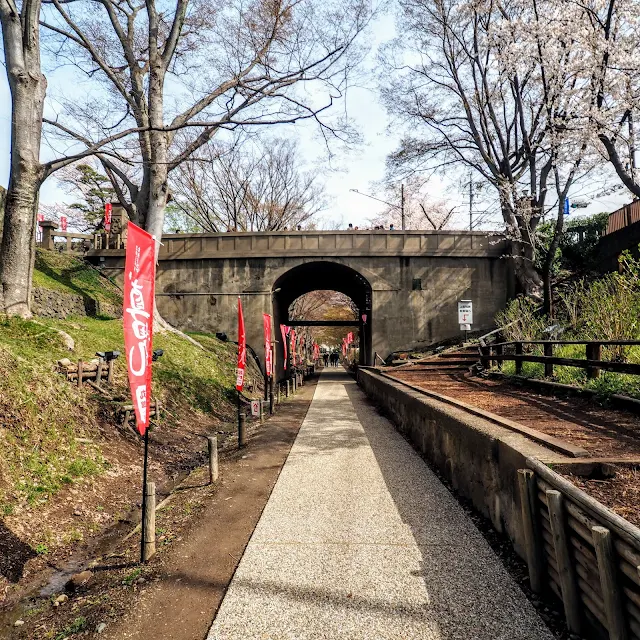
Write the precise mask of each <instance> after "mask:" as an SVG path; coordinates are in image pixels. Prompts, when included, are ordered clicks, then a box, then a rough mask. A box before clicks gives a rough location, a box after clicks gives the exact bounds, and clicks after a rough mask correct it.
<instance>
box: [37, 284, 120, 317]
mask: <svg viewBox="0 0 640 640" xmlns="http://www.w3.org/2000/svg"><path fill="white" fill-rule="evenodd" d="M31 311H32V312H33V313H34V314H35V315H37V316H40V317H42V318H59V319H61V320H64V319H65V318H68V317H69V316H97V315H105V316H111V317H113V318H118V317H120V316H121V315H122V309H121V308H119V307H115V306H114V305H110V304H105V303H101V302H100V301H98V300H95V299H94V298H89V297H83V296H81V295H78V294H73V293H66V292H63V291H55V290H53V289H45V288H42V287H34V289H33V293H32V298H31Z"/></svg>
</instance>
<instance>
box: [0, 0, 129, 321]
mask: <svg viewBox="0 0 640 640" xmlns="http://www.w3.org/2000/svg"><path fill="white" fill-rule="evenodd" d="M41 8H42V7H41V0H23V2H22V3H21V4H20V3H16V2H15V0H0V24H1V26H2V40H3V45H4V62H5V67H6V72H7V78H8V80H9V88H10V90H11V167H10V175H9V188H8V189H7V198H6V205H5V211H4V225H3V234H2V245H1V247H0V283H1V285H2V286H1V291H0V293H1V294H2V296H1V298H2V300H1V303H0V311H4V312H5V313H7V314H9V315H18V316H23V317H28V316H29V315H30V314H31V312H30V298H31V282H32V275H33V263H34V257H35V253H34V245H35V232H36V216H37V202H38V192H39V190H40V186H41V185H42V183H43V182H44V180H46V178H47V177H48V176H49V175H51V174H52V173H53V172H54V171H57V170H58V169H60V168H62V167H64V166H66V165H68V164H70V163H72V162H75V161H77V160H79V159H81V158H84V157H86V156H89V155H92V154H93V153H95V152H97V151H98V150H101V149H102V148H103V147H104V145H106V144H109V143H110V142H113V141H115V140H117V139H119V138H121V137H123V135H124V134H123V133H122V132H121V133H116V134H114V133H112V132H107V133H106V134H105V135H104V136H102V137H101V139H100V140H96V141H95V142H91V143H89V144H87V145H86V146H85V148H84V149H82V150H80V151H78V150H68V151H67V153H65V154H63V155H62V156H61V157H58V158H56V159H54V160H51V161H49V162H41V160H40V146H41V141H42V121H43V120H42V115H43V110H44V100H45V94H46V90H47V80H46V78H45V76H44V74H43V73H42V66H41V59H40V14H41Z"/></svg>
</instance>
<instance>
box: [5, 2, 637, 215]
mask: <svg viewBox="0 0 640 640" xmlns="http://www.w3.org/2000/svg"><path fill="white" fill-rule="evenodd" d="M394 35H395V26H394V19H393V16H392V15H390V14H389V13H387V14H383V15H381V16H380V17H379V18H378V19H377V20H376V21H375V23H374V24H373V25H372V28H371V33H370V43H369V44H370V46H371V51H370V53H369V55H368V56H367V58H366V60H365V70H364V73H363V74H362V75H363V77H364V82H360V83H359V84H358V86H353V87H351V88H350V89H349V91H348V93H347V97H346V102H345V103H343V104H341V105H339V106H338V107H337V108H338V109H340V110H341V111H343V110H345V111H346V112H347V113H348V115H349V116H350V118H351V119H352V121H353V123H354V124H355V126H356V128H357V129H358V130H359V132H360V135H361V137H362V143H361V144H360V145H358V146H357V147H355V148H352V149H351V150H349V151H347V152H344V151H341V152H340V153H339V154H337V158H336V160H335V161H334V162H333V163H332V164H331V166H329V165H328V164H327V163H326V162H322V161H321V158H322V157H323V156H324V148H323V147H322V145H321V143H320V142H319V141H318V139H317V136H316V135H315V134H316V130H315V128H314V125H312V124H311V123H306V122H305V123H301V124H297V125H294V126H292V125H287V126H286V127H283V128H282V129H280V130H278V131H277V134H278V135H283V136H287V137H289V136H291V137H294V138H296V139H298V141H299V143H300V148H301V151H302V154H303V156H304V157H305V159H306V160H307V164H308V166H313V167H314V169H315V170H318V171H319V172H320V173H321V174H323V176H324V179H325V182H326V187H327V196H328V203H329V204H328V208H327V210H326V211H325V212H324V213H323V214H322V216H323V218H324V219H325V220H326V221H327V223H329V222H332V223H336V224H339V225H340V226H346V225H347V224H348V223H352V224H354V225H359V226H361V227H364V226H366V225H367V222H368V221H369V220H370V219H371V218H373V217H375V216H376V214H378V213H379V212H381V211H382V210H384V209H385V207H384V205H381V204H378V203H376V202H375V201H374V200H370V199H368V198H365V197H364V196H362V195H359V194H357V193H355V192H353V191H351V189H357V190H358V191H360V192H365V193H375V192H374V188H375V183H377V182H379V181H380V180H381V179H382V178H383V177H384V171H385V158H386V156H387V154H388V153H389V152H390V151H392V150H393V149H394V148H395V147H396V146H397V144H398V142H399V139H400V132H399V131H398V130H397V129H395V130H390V129H389V128H388V123H389V118H388V116H387V113H386V111H385V109H384V108H383V107H382V105H381V104H380V102H379V99H378V91H377V86H376V78H375V74H374V71H375V68H376V50H377V47H378V46H379V45H380V44H382V43H384V42H385V41H387V40H389V39H391V38H392V37H393V36H394ZM52 84H53V83H52ZM10 104H11V103H10V94H9V87H8V84H7V80H6V76H5V74H4V73H2V74H0V184H2V185H3V186H6V185H7V183H8V179H9V138H10V117H11V115H10ZM43 149H44V147H43ZM43 154H44V155H45V156H46V155H47V150H46V149H44V151H43ZM465 179H466V176H465V177H464V178H461V177H460V175H458V174H456V175H453V176H452V177H451V179H450V180H443V179H440V178H433V179H432V182H430V185H429V191H430V193H431V195H433V196H434V197H435V198H436V199H439V198H445V199H446V200H448V201H449V202H450V203H451V204H450V206H457V207H458V208H457V214H456V217H455V219H454V220H453V223H454V226H455V227H457V228H460V227H464V226H465V225H466V224H467V220H468V214H467V211H468V197H467V195H466V193H464V192H463V190H461V189H459V188H458V187H456V186H455V185H457V184H460V183H462V182H464V180H465ZM609 180H610V182H609V184H611V183H617V182H618V180H617V178H616V177H615V176H612V177H611V178H609ZM605 183H606V181H603V180H602V179H598V180H597V181H593V182H585V183H584V184H582V185H580V186H579V187H578V188H577V189H575V190H574V193H573V194H571V195H572V196H573V197H574V199H588V200H590V201H591V202H592V204H591V205H590V206H589V207H588V208H587V209H580V210H578V211H576V212H574V213H573V215H585V214H590V213H597V212H599V211H613V210H614V209H617V208H618V207H620V206H621V205H622V204H624V203H625V202H629V201H630V200H631V198H630V197H629V196H628V195H627V194H626V193H624V192H623V193H622V195H620V194H616V195H610V196H604V197H600V198H599V199H597V200H594V199H593V198H594V196H596V195H597V194H598V193H599V192H600V191H601V190H602V187H603V185H604V184H605ZM452 185H454V186H452ZM377 195H378V196H382V197H383V198H384V195H383V194H381V193H377ZM40 201H41V202H42V203H43V204H54V203H56V202H63V201H69V197H68V196H67V195H66V194H65V193H64V192H63V191H62V190H61V189H60V188H59V187H58V186H57V183H56V180H55V177H52V178H49V179H48V180H47V181H46V182H45V184H44V186H43V188H42V191H41V196H40ZM493 226H495V225H493Z"/></svg>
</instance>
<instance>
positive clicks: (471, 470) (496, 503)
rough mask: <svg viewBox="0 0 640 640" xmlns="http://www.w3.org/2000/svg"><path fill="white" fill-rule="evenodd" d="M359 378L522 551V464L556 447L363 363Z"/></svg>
mask: <svg viewBox="0 0 640 640" xmlns="http://www.w3.org/2000/svg"><path fill="white" fill-rule="evenodd" d="M358 383H359V384H360V386H361V387H362V389H363V390H364V391H365V393H366V394H367V396H369V397H370V398H371V399H372V400H373V401H374V402H375V403H376V404H377V405H378V406H379V407H381V409H382V410H383V412H384V413H385V414H386V415H388V416H389V418H390V419H391V420H393V422H394V423H395V424H396V425H397V427H398V430H399V431H400V432H402V433H403V434H404V435H405V437H406V438H407V439H408V440H409V441H410V442H411V443H412V444H413V446H414V448H415V449H416V450H418V451H419V452H420V453H422V455H424V457H425V458H426V459H427V461H428V462H429V463H430V464H432V465H433V466H434V467H436V468H437V469H438V470H439V471H440V472H441V473H442V474H443V475H444V476H445V477H446V479H447V480H448V482H450V484H451V486H452V487H453V488H454V489H455V490H456V492H458V493H459V494H460V495H462V496H464V497H465V498H467V499H469V500H471V501H472V502H473V505H474V507H475V508H476V509H478V511H480V512H481V513H482V514H483V515H485V516H486V517H488V518H490V520H491V522H492V524H493V526H494V528H495V529H496V530H497V531H500V532H506V533H507V535H508V536H509V537H510V539H511V540H512V542H513V544H514V547H515V549H516V551H517V552H518V553H519V554H520V556H522V557H524V537H523V531H522V524H521V515H520V496H519V493H518V480H517V471H518V469H525V468H527V465H526V464H525V460H526V458H527V457H528V456H535V457H537V458H539V459H542V460H558V459H560V458H561V456H559V455H558V454H557V453H555V452H552V451H550V450H549V449H546V448H544V447H542V446H540V445H538V444H536V443H535V442H532V441H531V440H528V439H527V438H526V437H524V436H523V435H521V434H519V433H514V432H512V431H509V430H508V429H505V428H503V427H500V426H498V425H496V424H493V423H491V422H489V421H488V420H485V419H483V418H480V417H476V416H473V415H471V414H469V413H467V412H466V411H463V410H462V409H458V408H456V407H454V406H452V405H449V404H446V403H444V402H439V401H438V400H435V399H432V398H429V397H427V396H424V395H422V394H421V393H420V392H418V391H414V390H413V389H411V388H409V387H406V386H404V385H403V384H401V383H400V382H395V381H393V380H390V379H389V378H386V377H384V376H381V375H380V374H378V373H376V372H374V371H373V370H369V369H364V368H361V369H360V370H359V371H358Z"/></svg>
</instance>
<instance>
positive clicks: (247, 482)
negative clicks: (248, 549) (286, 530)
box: [0, 382, 315, 640]
mask: <svg viewBox="0 0 640 640" xmlns="http://www.w3.org/2000/svg"><path fill="white" fill-rule="evenodd" d="M314 388H315V384H314V383H313V382H309V383H307V384H306V385H305V386H304V387H303V388H302V389H301V391H300V392H299V393H298V394H297V395H296V396H295V397H294V398H291V399H289V400H287V401H285V402H284V403H283V404H282V405H281V407H280V410H279V411H278V413H277V414H276V415H275V416H274V417H273V418H271V419H268V420H267V421H266V422H265V424H264V426H258V425H254V426H253V427H252V428H251V429H250V430H249V441H248V445H247V447H246V448H244V449H243V450H242V451H237V450H236V449H235V443H233V442H232V441H231V439H230V440H229V442H228V443H227V445H226V451H224V452H223V454H222V456H221V463H220V480H219V481H218V482H217V483H216V484H215V485H213V486H212V485H209V484H208V471H207V470H206V469H205V468H204V467H202V468H198V469H196V470H195V471H193V472H191V473H190V474H188V475H187V476H186V477H184V474H183V480H182V482H181V483H180V484H179V486H178V488H177V489H176V490H175V491H174V492H173V495H172V497H171V500H170V502H169V503H168V505H167V506H166V507H165V508H163V509H162V510H161V511H159V512H158V513H157V524H156V532H157V541H158V552H157V554H156V556H154V558H152V559H151V561H150V562H149V563H148V564H146V565H144V566H141V565H139V564H138V556H139V544H140V537H139V535H134V536H132V537H130V538H129V539H128V540H127V541H126V542H124V543H123V542H122V538H123V535H124V533H125V532H127V531H131V530H132V528H133V522H132V521H129V522H126V523H120V524H119V525H117V526H115V527H112V529H111V530H110V531H108V532H107V534H106V535H103V536H96V541H95V542H94V544H93V551H94V552H95V554H94V557H93V558H92V559H91V558H90V555H91V554H90V553H89V552H90V551H91V549H90V548H86V549H84V555H83V559H84V563H83V562H80V561H78V562H76V563H68V562H67V563H64V558H61V559H60V560H59V561H57V562H52V561H51V559H48V564H50V565H51V567H50V571H49V572H48V580H49V583H48V585H45V589H44V590H43V591H41V592H40V593H38V594H33V593H32V595H31V596H30V597H23V598H22V600H20V601H19V602H17V603H16V600H17V597H16V596H15V595H14V599H13V603H12V604H13V606H12V607H5V610H4V612H3V613H2V614H0V637H2V638H7V639H8V640H9V639H10V640H17V639H20V640H27V639H28V640H36V639H37V640H41V639H44V638H53V639H55V640H62V639H63V638H66V637H74V638H75V637H83V636H84V637H98V634H99V637H101V638H106V639H107V640H109V639H112V640H116V639H117V640H121V639H122V638H137V639H140V640H146V639H149V640H151V639H152V638H153V639H154V640H156V639H157V638H163V640H164V639H167V640H171V639H176V640H177V639H179V640H190V639H191V638H193V639H194V640H195V639H198V640H200V639H201V638H203V637H204V636H205V635H206V632H207V630H208V628H209V626H210V624H211V622H212V620H213V617H214V616H215V613H216V611H217V608H218V606H219V605H220V602H221V601H222V598H223V596H224V593H225V590H226V587H227V585H228V583H229V581H230V579H231V577H232V576H233V572H234V571H235V568H236V566H237V564H238V562H239V560H240V558H241V557H242V553H243V551H244V547H245V546H246V544H247V542H248V540H249V537H250V536H251V533H252V532H253V529H254V527H255V525H256V523H257V521H258V519H259V517H260V514H261V513H262V509H263V508H264V505H265V504H266V502H267V500H268V498H269V495H270V493H271V490H272V488H273V486H274V484H275V482H276V480H277V477H278V475H279V473H280V469H281V468H282V465H283V464H284V462H285V460H286V457H287V455H288V452H289V449H290V448H291V445H292V444H293V440H294V439H295V436H296V434H297V432H298V430H299V428H300V425H301V424H302V420H303V419H304V416H305V415H306V412H307V409H308V406H309V403H310V401H311V398H312V395H313V390H314ZM157 453H158V454H160V451H159V450H158V451H157ZM152 455H153V451H152ZM154 471H157V469H155V470H154V468H153V467H152V475H153V472H154ZM174 472H175V473H176V474H179V473H180V468H179V467H177V468H176V469H175V470H174ZM138 475H139V474H137V475H136V476H135V481H136V483H137V484H139V483H138V480H139V478H138V477H137V476H138ZM123 481H124V480H123ZM101 499H102V500H103V502H104V501H105V500H108V499H109V498H108V495H106V496H101ZM161 499H162V497H161V496H159V497H158V501H159V500H161ZM72 502H73V501H72ZM70 508H72V507H70ZM105 539H106V540H108V544H106V543H105ZM100 541H102V543H101V542H100ZM38 559H40V557H36V559H35V560H36V561H37V560H38ZM30 560H31V559H30ZM61 565H64V569H65V570H62V571H60V570H59V569H60V568H61ZM70 568H71V569H73V572H78V571H82V570H85V569H89V570H90V571H91V575H90V578H89V581H88V583H87V584H86V585H83V586H82V587H81V588H80V589H79V590H77V591H76V592H69V590H68V589H67V590H66V591H65V590H64V583H65V582H66V581H67V579H68V577H69V573H70V571H69V569H70ZM28 570H30V571H32V572H33V573H34V574H35V573H36V571H37V568H36V567H35V565H34V566H33V567H29V568H28ZM36 575H37V574H36ZM31 586H32V587H33V585H31ZM23 593H24V592H23ZM61 596H62V600H63V602H60V601H58V603H57V604H56V599H58V600H60V598H61ZM64 596H68V598H69V599H68V600H66V599H65V597H64ZM17 620H21V621H23V622H24V624H22V625H20V626H15V622H16V621H17Z"/></svg>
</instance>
